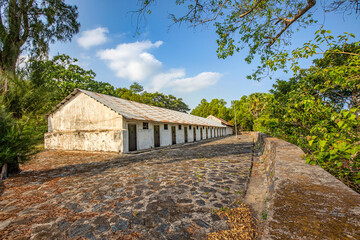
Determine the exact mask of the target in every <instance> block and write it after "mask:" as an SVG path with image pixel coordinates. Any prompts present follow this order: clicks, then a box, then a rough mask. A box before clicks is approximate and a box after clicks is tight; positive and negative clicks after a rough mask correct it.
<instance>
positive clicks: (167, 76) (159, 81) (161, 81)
mask: <svg viewBox="0 0 360 240" xmlns="http://www.w3.org/2000/svg"><path fill="white" fill-rule="evenodd" d="M185 76H186V73H185V69H182V68H178V69H171V70H169V71H168V72H164V73H159V74H157V75H155V76H154V77H153V78H152V81H151V85H152V88H151V89H150V90H149V91H150V92H156V91H160V90H161V89H162V88H164V87H166V86H167V85H168V84H169V82H171V81H172V80H174V79H177V78H183V77H185Z"/></svg>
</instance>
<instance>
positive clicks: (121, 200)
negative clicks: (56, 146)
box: [0, 136, 252, 239]
mask: <svg viewBox="0 0 360 240" xmlns="http://www.w3.org/2000/svg"><path fill="white" fill-rule="evenodd" d="M251 147H252V138H251V137H250V136H242V137H241V138H240V139H236V138H235V137H227V138H221V139H216V140H212V141H202V142H197V143H192V144H186V145H182V146H176V147H174V148H166V149H160V150H156V151H150V152H146V153H141V154H130V155H116V154H104V153H102V154H100V153H96V154H95V153H79V152H57V151H45V152H42V153H39V154H38V155H36V156H35V158H34V159H33V160H32V161H31V162H29V163H27V164H26V165H25V166H23V167H22V169H23V170H24V171H23V172H22V173H21V174H18V175H15V176H12V177H11V178H9V179H7V180H5V181H3V182H0V238H2V239H29V238H31V239H202V238H205V237H206V234H207V233H210V232H214V231H218V230H223V229H227V228H228V226H227V224H226V221H225V220H226V219H221V218H220V217H219V216H218V215H217V214H216V212H217V211H219V210H224V209H225V208H228V207H230V208H231V207H236V205H237V204H238V203H240V202H241V201H242V200H243V197H244V192H245V190H246V183H247V180H248V175H249V170H250V166H251V158H252V151H251Z"/></svg>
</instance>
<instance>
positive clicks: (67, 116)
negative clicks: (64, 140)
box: [48, 93, 122, 132]
mask: <svg viewBox="0 0 360 240" xmlns="http://www.w3.org/2000/svg"><path fill="white" fill-rule="evenodd" d="M48 122H49V130H48V131H49V132H57V131H77V130H87V131H93V130H97V131H99V130H119V129H121V126H122V116H121V115H119V114H117V113H116V112H114V111H112V110H111V109H110V108H108V107H105V106H104V105H103V104H101V103H99V102H98V101H96V100H94V99H92V98H91V97H89V96H88V95H86V94H84V93H80V94H78V95H77V96H75V97H73V98H72V99H71V100H69V101H68V102H67V103H66V104H65V105H64V106H62V107H61V108H60V109H58V110H57V111H56V112H55V113H53V114H51V115H50V116H49V118H48Z"/></svg>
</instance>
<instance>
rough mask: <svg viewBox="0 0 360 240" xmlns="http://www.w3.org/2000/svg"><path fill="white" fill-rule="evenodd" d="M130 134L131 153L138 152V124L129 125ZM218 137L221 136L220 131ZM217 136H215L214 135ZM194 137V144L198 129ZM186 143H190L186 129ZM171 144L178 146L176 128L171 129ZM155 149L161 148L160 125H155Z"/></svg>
mask: <svg viewBox="0 0 360 240" xmlns="http://www.w3.org/2000/svg"><path fill="white" fill-rule="evenodd" d="M128 132H129V151H136V150H137V134H136V133H137V132H136V124H128ZM205 132H206V139H207V138H209V134H208V129H206V131H205ZM217 133H218V136H219V135H220V133H219V129H218V132H217ZM212 135H213V134H212V131H210V137H211V138H212V137H213V136H212ZM214 135H215V134H214ZM193 136H194V138H193V139H194V142H195V141H196V139H197V137H196V129H195V127H194V128H193ZM200 140H203V129H202V128H200ZM184 141H185V143H187V142H188V128H187V127H184ZM171 143H172V144H173V145H174V144H176V126H172V127H171ZM154 147H160V125H154Z"/></svg>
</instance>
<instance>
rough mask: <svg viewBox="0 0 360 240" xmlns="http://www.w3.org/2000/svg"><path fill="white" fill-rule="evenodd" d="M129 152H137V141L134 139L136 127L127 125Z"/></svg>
mask: <svg viewBox="0 0 360 240" xmlns="http://www.w3.org/2000/svg"><path fill="white" fill-rule="evenodd" d="M128 130H129V151H136V150H137V139H136V125H135V124H129V125H128Z"/></svg>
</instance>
